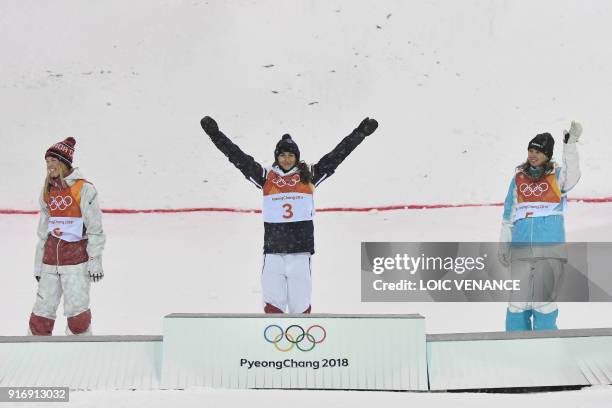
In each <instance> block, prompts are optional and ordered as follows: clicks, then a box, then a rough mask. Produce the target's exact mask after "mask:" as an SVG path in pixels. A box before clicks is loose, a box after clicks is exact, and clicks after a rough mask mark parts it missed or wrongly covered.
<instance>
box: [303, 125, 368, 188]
mask: <svg viewBox="0 0 612 408" xmlns="http://www.w3.org/2000/svg"><path fill="white" fill-rule="evenodd" d="M377 127H378V122H376V120H374V119H370V118H365V119H364V120H363V121H361V123H360V124H359V126H357V128H356V129H355V130H353V131H352V132H351V134H350V135H348V136H346V137H345V138H344V139H342V141H341V142H340V143H338V145H337V146H336V147H334V149H333V150H332V151H331V152H329V153H327V154H326V155H325V156H323V157H321V160H319V161H318V163H316V164H314V165H313V166H312V183H313V184H314V185H315V186H318V185H319V184H320V183H321V182H323V180H326V179H327V178H329V177H330V176H331V175H332V174H334V172H335V171H336V168H337V167H338V166H339V165H340V163H342V162H343V161H344V159H346V158H347V156H348V155H349V154H351V152H352V151H353V150H355V148H356V147H357V146H358V145H359V144H360V143H361V142H363V139H365V138H366V137H367V136H369V135H371V134H372V133H374V131H375V130H376V128H377Z"/></svg>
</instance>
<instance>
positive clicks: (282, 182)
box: [272, 174, 300, 187]
mask: <svg viewBox="0 0 612 408" xmlns="http://www.w3.org/2000/svg"><path fill="white" fill-rule="evenodd" d="M272 182H273V183H274V184H276V185H277V186H278V187H284V186H289V187H293V186H295V185H296V184H297V183H299V182H300V175H299V174H294V175H293V177H291V178H288V179H284V178H283V177H277V178H275V179H274V180H272Z"/></svg>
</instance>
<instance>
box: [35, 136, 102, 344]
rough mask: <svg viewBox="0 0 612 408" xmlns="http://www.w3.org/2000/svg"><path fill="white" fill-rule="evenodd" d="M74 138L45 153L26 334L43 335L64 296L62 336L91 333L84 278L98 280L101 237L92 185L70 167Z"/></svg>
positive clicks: (97, 209)
mask: <svg viewBox="0 0 612 408" xmlns="http://www.w3.org/2000/svg"><path fill="white" fill-rule="evenodd" d="M75 144H76V141H75V140H74V139H73V138H71V137H69V138H67V139H66V140H64V141H61V142H58V143H56V144H55V145H53V146H51V147H50V148H49V149H48V150H47V151H46V153H45V160H46V162H47V173H48V174H47V177H46V179H45V185H44V187H43V191H42V194H41V197H40V200H39V203H40V220H39V223H38V238H39V240H38V244H37V247H36V256H35V262H34V277H35V278H36V280H37V281H38V291H37V294H36V301H35V303H34V308H33V310H32V314H31V316H30V323H29V326H30V333H31V334H33V335H42V336H49V335H51V333H52V332H53V326H54V324H55V318H56V311H57V307H58V306H59V303H60V300H61V297H62V295H63V297H64V314H65V315H66V317H67V318H68V325H67V327H66V334H68V335H73V334H74V335H88V334H91V310H90V308H89V288H90V282H97V281H99V280H101V279H102V277H103V276H104V272H103V269H102V251H103V249H104V243H105V240H106V238H105V235H104V231H103V229H102V212H101V211H100V207H99V205H98V198H97V192H96V189H95V188H94V186H93V185H92V184H91V183H89V182H88V181H86V180H85V179H84V178H83V176H82V175H81V173H80V171H79V169H78V168H73V167H72V158H73V155H74V146H75Z"/></svg>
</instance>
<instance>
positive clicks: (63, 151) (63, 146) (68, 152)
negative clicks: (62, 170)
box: [45, 137, 76, 167]
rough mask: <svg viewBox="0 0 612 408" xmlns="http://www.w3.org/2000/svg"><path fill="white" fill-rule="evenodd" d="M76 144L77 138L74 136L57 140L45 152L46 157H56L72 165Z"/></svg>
mask: <svg viewBox="0 0 612 408" xmlns="http://www.w3.org/2000/svg"><path fill="white" fill-rule="evenodd" d="M74 145H76V140H74V138H73V137H67V138H66V139H64V140H62V141H61V142H57V143H56V144H54V145H53V146H51V147H50V148H49V149H47V152H46V153H45V159H46V158H47V157H55V158H56V159H59V160H61V161H63V162H64V163H66V164H67V165H68V166H70V167H72V157H73V156H74Z"/></svg>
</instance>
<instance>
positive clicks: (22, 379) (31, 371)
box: [0, 336, 162, 390]
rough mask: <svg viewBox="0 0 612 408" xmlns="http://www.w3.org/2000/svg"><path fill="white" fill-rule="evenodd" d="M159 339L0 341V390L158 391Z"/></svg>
mask: <svg viewBox="0 0 612 408" xmlns="http://www.w3.org/2000/svg"><path fill="white" fill-rule="evenodd" d="M161 354H162V338H161V336H69V337H67V336H54V337H50V336H49V337H47V336H35V337H34V336H23V337H0V387H69V388H70V389H72V390H130V389H138V390H154V389H159V377H160V374H161V373H160V371H161Z"/></svg>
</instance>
